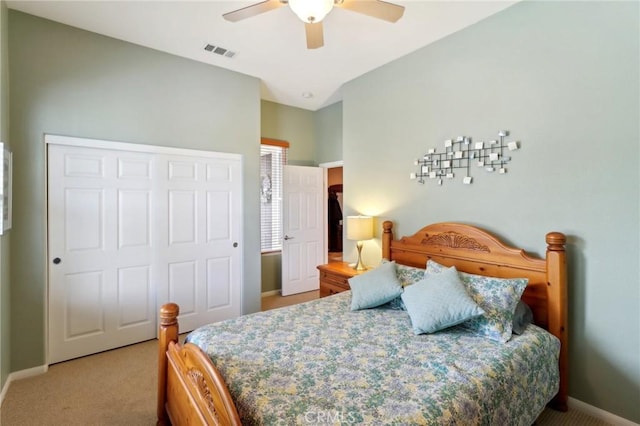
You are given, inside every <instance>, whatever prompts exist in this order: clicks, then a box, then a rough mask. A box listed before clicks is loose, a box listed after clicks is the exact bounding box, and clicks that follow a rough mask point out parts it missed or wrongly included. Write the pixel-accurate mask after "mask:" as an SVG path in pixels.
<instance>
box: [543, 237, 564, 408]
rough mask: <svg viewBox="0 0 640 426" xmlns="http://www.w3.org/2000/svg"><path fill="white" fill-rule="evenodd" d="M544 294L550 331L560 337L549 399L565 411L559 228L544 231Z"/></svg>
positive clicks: (562, 253) (562, 298)
mask: <svg viewBox="0 0 640 426" xmlns="http://www.w3.org/2000/svg"><path fill="white" fill-rule="evenodd" d="M546 241H547V297H548V300H549V306H548V320H549V331H550V332H551V333H553V334H554V335H556V336H558V338H559V339H560V360H559V366H560V389H559V390H558V394H557V395H556V397H555V398H554V400H553V401H552V406H554V408H556V409H558V410H561V411H567V399H568V390H569V348H568V343H569V334H568V326H567V309H568V306H567V304H568V302H567V300H568V299H567V297H568V296H567V293H568V289H567V285H568V284H567V254H566V252H565V244H566V243H567V237H566V236H565V235H564V234H563V233H561V232H549V233H548V234H547V238H546Z"/></svg>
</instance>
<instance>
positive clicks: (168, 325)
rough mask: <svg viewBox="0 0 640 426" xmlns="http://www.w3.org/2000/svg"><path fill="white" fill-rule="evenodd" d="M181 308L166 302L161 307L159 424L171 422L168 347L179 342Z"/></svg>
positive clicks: (157, 408)
mask: <svg viewBox="0 0 640 426" xmlns="http://www.w3.org/2000/svg"><path fill="white" fill-rule="evenodd" d="M179 314H180V308H179V307H178V305H176V304H175V303H166V304H164V305H162V307H161V308H160V327H159V328H160V330H159V333H158V340H159V343H158V400H157V407H156V411H157V413H156V414H157V416H158V422H157V424H159V425H165V424H169V423H170V422H169V419H168V417H167V413H166V411H165V404H166V403H167V368H168V366H167V349H169V344H170V343H177V342H178V315H179Z"/></svg>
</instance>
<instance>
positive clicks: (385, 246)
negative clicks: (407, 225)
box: [382, 220, 393, 260]
mask: <svg viewBox="0 0 640 426" xmlns="http://www.w3.org/2000/svg"><path fill="white" fill-rule="evenodd" d="M391 240H393V222H391V221H390V220H385V221H384V222H383V223H382V257H383V258H384V259H387V260H391Z"/></svg>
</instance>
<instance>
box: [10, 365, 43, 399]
mask: <svg viewBox="0 0 640 426" xmlns="http://www.w3.org/2000/svg"><path fill="white" fill-rule="evenodd" d="M47 371H49V366H48V365H41V366H39V367H33V368H28V369H26V370H20V371H16V372H14V373H10V374H9V376H8V377H7V381H6V382H5V383H4V386H3V387H2V392H0V406H2V402H3V401H4V397H5V396H6V395H7V392H9V385H11V382H13V381H16V380H20V379H26V378H28V377H34V376H39V375H40V374H44V373H46V372H47Z"/></svg>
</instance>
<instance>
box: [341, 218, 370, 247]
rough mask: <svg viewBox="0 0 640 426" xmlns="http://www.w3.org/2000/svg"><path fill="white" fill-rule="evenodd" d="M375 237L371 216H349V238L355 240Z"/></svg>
mask: <svg viewBox="0 0 640 426" xmlns="http://www.w3.org/2000/svg"><path fill="white" fill-rule="evenodd" d="M372 238H373V218H372V217H371V216H347V239H349V240H354V241H363V240H370V239H372Z"/></svg>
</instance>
